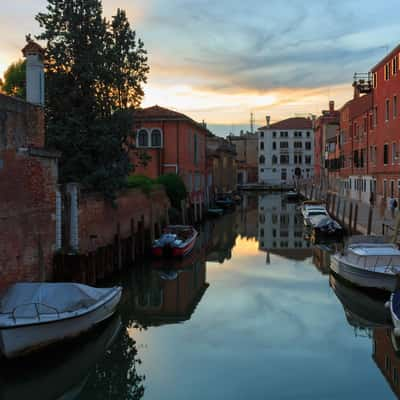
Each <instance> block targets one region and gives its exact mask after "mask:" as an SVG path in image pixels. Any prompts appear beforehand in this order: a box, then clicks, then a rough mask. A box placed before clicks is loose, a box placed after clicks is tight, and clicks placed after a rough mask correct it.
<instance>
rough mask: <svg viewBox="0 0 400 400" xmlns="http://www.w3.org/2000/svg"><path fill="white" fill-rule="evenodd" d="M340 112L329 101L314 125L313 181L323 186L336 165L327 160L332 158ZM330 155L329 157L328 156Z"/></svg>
mask: <svg viewBox="0 0 400 400" xmlns="http://www.w3.org/2000/svg"><path fill="white" fill-rule="evenodd" d="M339 119H340V113H339V111H338V110H335V102H334V101H330V102H329V110H323V111H322V114H321V116H320V117H319V118H318V119H317V120H316V121H315V126H314V174H315V175H314V176H315V181H316V182H317V183H318V184H319V185H321V186H323V185H326V184H327V181H328V182H329V177H330V176H329V172H330V171H335V170H336V166H335V165H333V163H331V162H329V161H328V159H330V158H332V157H331V154H332V148H335V147H336V146H335V145H332V143H336V137H337V131H338V129H339ZM329 156H330V157H329Z"/></svg>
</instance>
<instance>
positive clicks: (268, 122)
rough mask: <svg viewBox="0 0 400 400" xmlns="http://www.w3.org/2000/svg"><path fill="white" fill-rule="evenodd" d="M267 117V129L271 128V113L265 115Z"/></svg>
mask: <svg viewBox="0 0 400 400" xmlns="http://www.w3.org/2000/svg"><path fill="white" fill-rule="evenodd" d="M265 119H266V120H267V129H269V127H270V122H271V117H270V116H269V115H267V116H266V117H265Z"/></svg>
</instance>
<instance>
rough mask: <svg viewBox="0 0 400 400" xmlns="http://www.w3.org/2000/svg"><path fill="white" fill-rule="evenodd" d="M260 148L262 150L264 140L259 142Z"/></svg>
mask: <svg viewBox="0 0 400 400" xmlns="http://www.w3.org/2000/svg"><path fill="white" fill-rule="evenodd" d="M260 150H264V142H260Z"/></svg>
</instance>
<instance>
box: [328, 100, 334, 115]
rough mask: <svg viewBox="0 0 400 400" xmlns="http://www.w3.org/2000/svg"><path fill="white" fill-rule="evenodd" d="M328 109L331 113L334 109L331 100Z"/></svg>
mask: <svg viewBox="0 0 400 400" xmlns="http://www.w3.org/2000/svg"><path fill="white" fill-rule="evenodd" d="M329 111H330V112H331V113H332V112H334V111H335V102H334V101H333V100H331V101H330V102H329Z"/></svg>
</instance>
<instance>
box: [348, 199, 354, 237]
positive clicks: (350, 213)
mask: <svg viewBox="0 0 400 400" xmlns="http://www.w3.org/2000/svg"><path fill="white" fill-rule="evenodd" d="M352 219H353V203H352V202H350V211H349V224H348V227H349V234H350V235H351V234H352V229H351V222H352Z"/></svg>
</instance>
